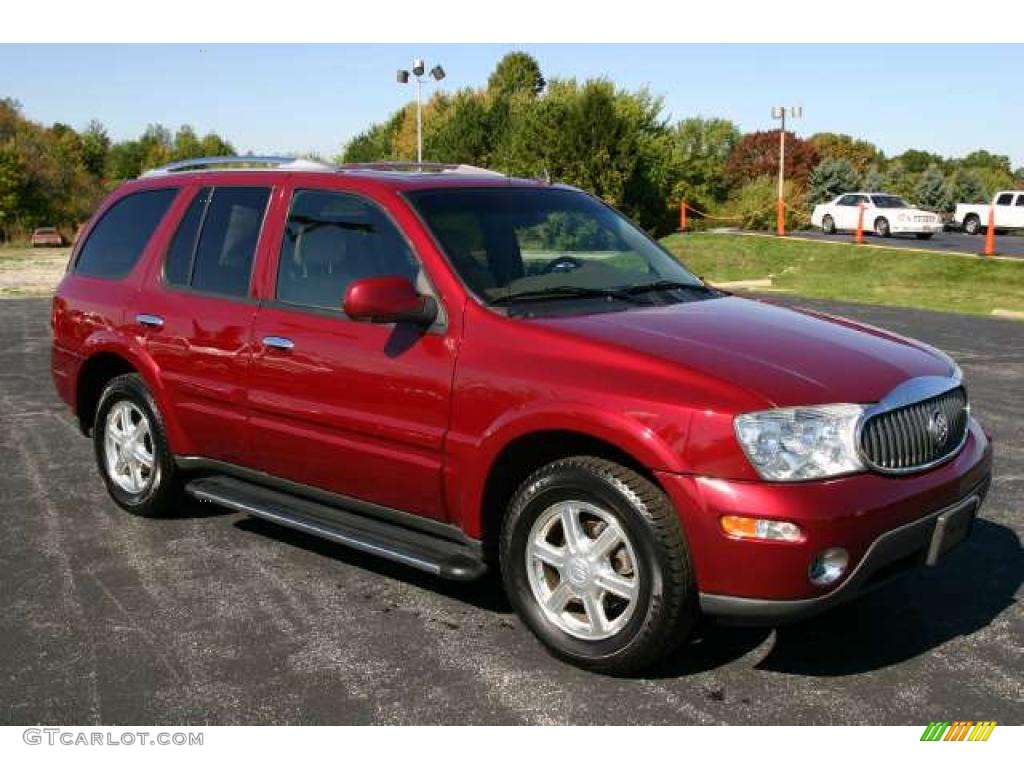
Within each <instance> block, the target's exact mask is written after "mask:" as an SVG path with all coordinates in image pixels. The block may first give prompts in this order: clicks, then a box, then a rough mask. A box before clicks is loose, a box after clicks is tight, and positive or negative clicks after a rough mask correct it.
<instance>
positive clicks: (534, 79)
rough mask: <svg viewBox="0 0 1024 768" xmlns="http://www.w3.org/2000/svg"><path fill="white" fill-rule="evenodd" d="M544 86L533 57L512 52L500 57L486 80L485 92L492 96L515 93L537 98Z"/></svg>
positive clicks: (538, 67)
mask: <svg viewBox="0 0 1024 768" xmlns="http://www.w3.org/2000/svg"><path fill="white" fill-rule="evenodd" d="M546 84H547V83H546V82H545V80H544V76H543V75H542V74H541V71H540V64H538V63H537V60H536V59H535V58H533V56H531V55H530V54H528V53H525V52H523V51H512V52H511V53H506V54H505V55H504V56H503V57H502V59H501V61H499V62H498V64H497V66H496V67H495V68H494V72H492V73H491V76H490V77H489V78H488V79H487V91H488V93H490V94H491V95H494V96H511V95H513V94H517V93H527V94H531V95H533V96H537V95H538V94H540V92H541V91H543V90H544V86H545V85H546Z"/></svg>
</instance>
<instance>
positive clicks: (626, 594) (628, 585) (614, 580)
mask: <svg viewBox="0 0 1024 768" xmlns="http://www.w3.org/2000/svg"><path fill="white" fill-rule="evenodd" d="M595 581H596V583H597V586H599V587H600V588H601V589H603V590H604V591H605V592H608V593H610V594H612V595H615V596H616V597H621V598H622V599H623V600H633V599H635V598H636V581H635V580H633V579H627V578H625V577H624V576H620V575H619V574H617V573H614V572H611V573H609V572H604V573H600V574H598V575H597V578H596V579H595Z"/></svg>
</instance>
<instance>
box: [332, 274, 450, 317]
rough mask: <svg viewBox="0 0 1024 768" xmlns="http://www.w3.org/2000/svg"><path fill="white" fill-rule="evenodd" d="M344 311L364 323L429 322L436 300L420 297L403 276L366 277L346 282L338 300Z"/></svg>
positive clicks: (433, 312)
mask: <svg viewBox="0 0 1024 768" xmlns="http://www.w3.org/2000/svg"><path fill="white" fill-rule="evenodd" d="M342 308H343V309H344V310H345V314H346V315H348V316H349V317H351V318H352V319H353V320H362V321H364V322H368V323H412V324H414V325H421V326H427V325H431V324H432V323H433V322H434V321H435V320H436V319H437V302H436V301H434V299H433V298H432V297H430V296H421V295H420V294H418V293H417V292H416V288H415V287H414V286H413V284H412V282H411V281H410V280H408V279H407V278H404V277H367V278H363V279H362V280H356V281H354V282H352V283H350V284H349V286H348V290H347V291H345V300H344V302H343V303H342Z"/></svg>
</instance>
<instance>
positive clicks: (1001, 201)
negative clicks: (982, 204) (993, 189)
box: [996, 193, 1013, 205]
mask: <svg viewBox="0 0 1024 768" xmlns="http://www.w3.org/2000/svg"><path fill="white" fill-rule="evenodd" d="M1012 202H1013V195H1012V194H1009V193H1007V194H1005V195H1000V196H999V197H998V198H997V199H996V205H1010V204H1011V203H1012Z"/></svg>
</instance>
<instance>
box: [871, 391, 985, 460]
mask: <svg viewBox="0 0 1024 768" xmlns="http://www.w3.org/2000/svg"><path fill="white" fill-rule="evenodd" d="M967 419H968V408H967V393H966V392H965V391H964V389H963V387H957V388H956V389H952V390H950V391H948V392H945V393H943V394H941V395H938V396H936V397H931V398H928V399H927V400H921V401H919V402H916V403H911V404H909V405H904V406H902V407H899V408H892V409H886V410H882V411H880V412H877V413H870V412H869V413H868V415H867V417H866V419H865V420H864V423H863V425H862V427H861V430H860V450H861V454H862V455H863V457H864V459H865V460H866V461H867V462H868V464H870V465H871V466H873V467H874V468H875V469H878V470H881V471H883V472H912V471H914V470H919V469H925V468H927V467H929V466H932V465H933V464H937V463H939V462H940V461H943V460H944V459H946V458H948V457H950V456H952V455H953V454H954V453H956V452H957V451H958V450H959V449H960V446H962V445H963V443H964V440H965V438H966V437H967ZM943 423H944V424H945V426H946V428H945V429H943V428H942V427H943Z"/></svg>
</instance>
